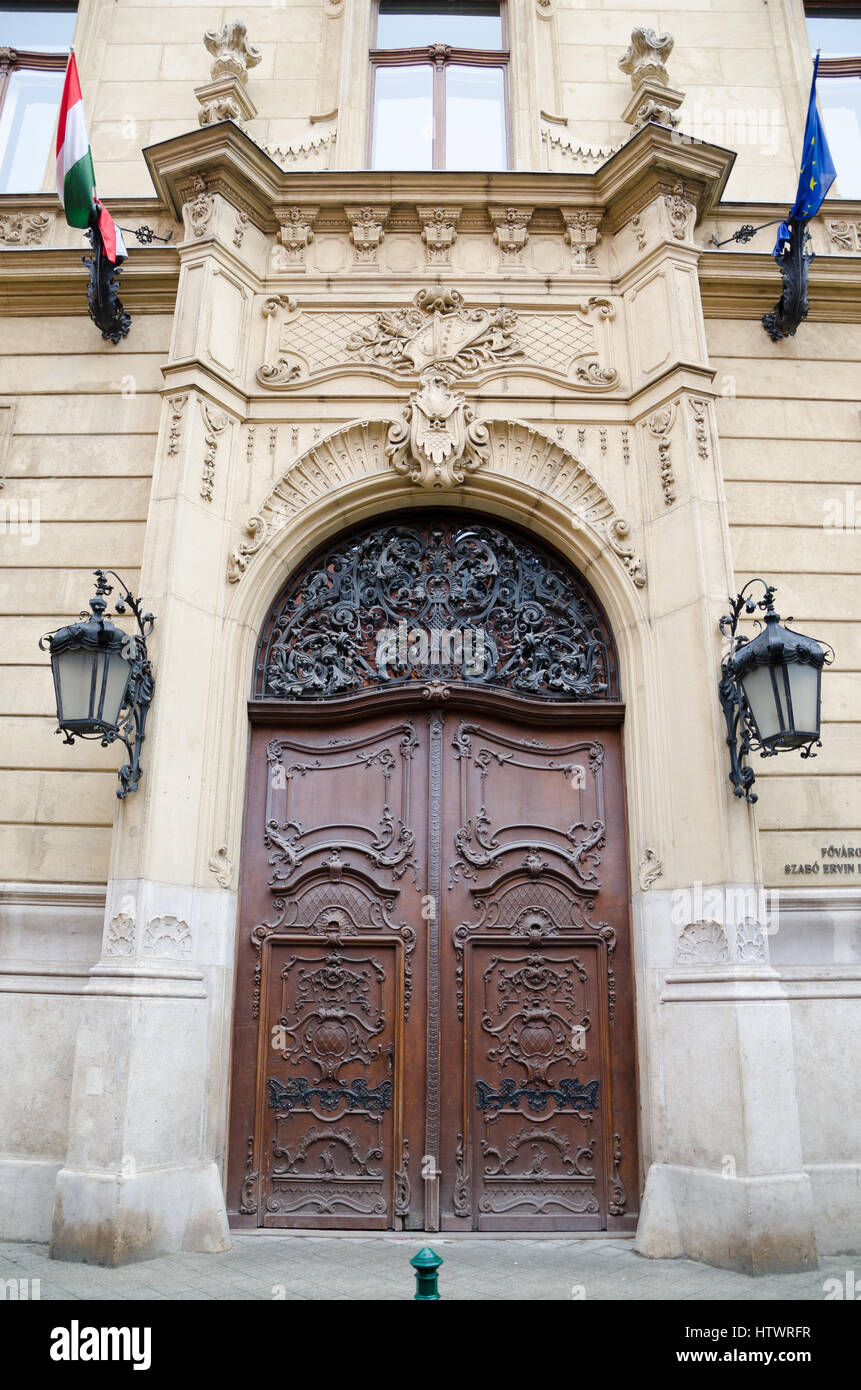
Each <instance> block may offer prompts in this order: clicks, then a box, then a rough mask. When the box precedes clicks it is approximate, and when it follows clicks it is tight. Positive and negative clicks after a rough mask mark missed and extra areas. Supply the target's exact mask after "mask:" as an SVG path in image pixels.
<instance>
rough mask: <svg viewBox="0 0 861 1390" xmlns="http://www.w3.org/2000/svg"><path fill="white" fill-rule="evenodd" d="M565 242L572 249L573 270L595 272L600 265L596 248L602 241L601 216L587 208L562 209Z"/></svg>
mask: <svg viewBox="0 0 861 1390" xmlns="http://www.w3.org/2000/svg"><path fill="white" fill-rule="evenodd" d="M561 212H562V219H563V221H564V223H565V240H566V241H567V243H568V245H569V246H570V247H571V269H572V271H573V270H594V268H595V267H596V266H597V264H598V260H597V257H596V255H595V247H596V246H597V245H598V242H599V241H600V240H601V232H600V225H601V214H600V212H589V211H587V209H586V208H562V209H561Z"/></svg>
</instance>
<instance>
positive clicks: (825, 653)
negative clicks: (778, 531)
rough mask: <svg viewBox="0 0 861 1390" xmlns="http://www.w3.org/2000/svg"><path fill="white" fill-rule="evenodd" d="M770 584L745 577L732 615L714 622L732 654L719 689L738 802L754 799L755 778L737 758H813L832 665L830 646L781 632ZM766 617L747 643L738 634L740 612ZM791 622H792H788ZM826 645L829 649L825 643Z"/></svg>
mask: <svg viewBox="0 0 861 1390" xmlns="http://www.w3.org/2000/svg"><path fill="white" fill-rule="evenodd" d="M752 584H761V585H762V587H763V589H764V591H765V592H764V594H763V596H762V598H761V599H754V598H751V597H750V595H749V593H748V590H749V589H750V587H751V585H752ZM774 594H775V588H774V585H773V584H766V582H765V580H764V579H751V580H749V581H748V582H747V584H745V586H744V588H743V589H742V591H741V593H740V594H739V595H738V596H737V597H736V598H734V599H732V598H731V599H730V605H731V611H730V612H729V613H726V614H725V615H724V616H723V617H722V618H721V620H720V630H721V632H722V633H723V635H724V637H728V638H729V639H730V650H729V652H728V653H727V655H726V656H725V657H724V659H723V662H722V663H721V679H720V684H719V686H718V690H719V692H720V702H721V707H722V709H723V712H724V717H725V719H726V741H727V744H728V745H729V750H730V762H731V768H730V774H729V777H730V781H731V782H732V784H733V788H734V791H735V795H736V796H743V797H744V798H745V799H746V800H747V801H756V799H757V797H756V793H755V792H753V791H751V788H752V786H753V783H754V781H755V773H754V770H753V768H752V767H750V766H749V765H748V764H747V763H746V762H743V759H746V758H747V757H748V756H749V754H750V753H751V752H757V753H759V754H760V755H761V756H762V757H763V758H771V757H775V756H776V755H777V754H778V753H784V752H788V751H790V750H792V749H794V748H797V749H800V750H801V756H802V758H811V757H813V758H815V757H816V754H815V753H814V752H813V749H814V746H815V747H816V748H821V746H822V744H821V740H820V738H819V721H820V694H821V691H820V684H821V680H822V668H823V666H830V665H831V662H832V661H833V660H834V652H833V650H832V649H831V647H827V650H826V647H823V646H822V645H821V644H820V643H819V642H817V641H815V640H814V638H812V637H805V636H804V635H803V634H802V633H800V632H792V631H791V630H790V629H789V628H786V627H782V626H781V622H780V614H779V613H776V612H775V611H774ZM757 608H759V609H760V611H761V612H763V613H764V614H765V625H764V627H762V628H761V629H760V631H759V632H758V633H757V634H756V636H755V637H753V638H747V637H742V636H740V635H739V634H738V632H737V628H738V621H739V617H740V615H741V612H742V609H744V610H745V612H746V613H753V612H755V611H756V609H757ZM788 621H789V622H792V619H791V618H790V619H788ZM826 646H827V644H826Z"/></svg>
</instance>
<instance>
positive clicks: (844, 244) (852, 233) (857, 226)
mask: <svg viewBox="0 0 861 1390" xmlns="http://www.w3.org/2000/svg"><path fill="white" fill-rule="evenodd" d="M825 226H826V228H827V229H828V239H829V241H830V242H831V245H832V246H836V247H837V250H838V251H848V252H849V253H850V255H851V254H853V253H854V252H856V251H861V221H859V222H847V221H845V220H844V219H842V218H841V219H840V220H837V221H834V222H826V224H825Z"/></svg>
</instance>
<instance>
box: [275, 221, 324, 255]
mask: <svg viewBox="0 0 861 1390" xmlns="http://www.w3.org/2000/svg"><path fill="white" fill-rule="evenodd" d="M318 211H319V209H318V208H315V207H314V208H309V207H292V208H277V209H276V213H275V215H276V217H277V218H278V223H279V232H278V237H279V240H280V242H281V246H282V248H283V250H282V253H281V256H282V269H284V268H286V267H287V266H289V267H291V268H292V269H295V268H296V267H297V266H304V264H305V252H306V250H307V248H308V246H309V244H310V243H311V242H312V241H313V240H314V219H315V218H316V216H317V212H318Z"/></svg>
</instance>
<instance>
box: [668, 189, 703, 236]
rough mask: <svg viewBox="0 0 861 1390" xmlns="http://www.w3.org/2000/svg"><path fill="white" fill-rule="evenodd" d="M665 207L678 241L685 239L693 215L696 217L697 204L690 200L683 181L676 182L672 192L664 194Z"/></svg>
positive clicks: (672, 230) (671, 228)
mask: <svg viewBox="0 0 861 1390" xmlns="http://www.w3.org/2000/svg"><path fill="white" fill-rule="evenodd" d="M664 207H665V208H666V210H667V217H668V218H669V222H670V230H671V232H672V234H673V236H674V237H676V238H677V240H678V241H684V240H685V238H686V237H687V235H688V227H689V224H690V221H691V217H692V215H693V217H694V218H695V217H696V212H697V210H696V207H695V205H694V204H693V203H691V202H689V201H688V199H687V197H686V195H685V186H684V184H683V183H682V182H681V181H679V182H677V183H674V184H673V188H672V192H671V193H667V194H665V195H664Z"/></svg>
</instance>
